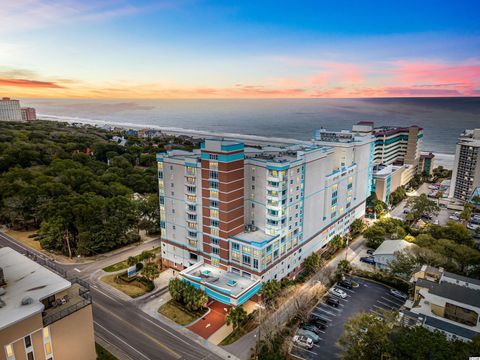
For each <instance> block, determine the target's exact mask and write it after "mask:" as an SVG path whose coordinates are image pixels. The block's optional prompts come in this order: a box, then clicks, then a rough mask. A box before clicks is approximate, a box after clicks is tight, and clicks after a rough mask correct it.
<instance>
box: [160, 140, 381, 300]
mask: <svg viewBox="0 0 480 360" xmlns="http://www.w3.org/2000/svg"><path fill="white" fill-rule="evenodd" d="M373 150H374V143H373V137H372V136H371V135H370V134H357V135H355V134H352V133H344V132H342V133H333V132H326V131H324V132H323V137H322V138H319V139H317V140H314V141H312V142H311V143H305V144H303V145H293V146H286V147H273V146H261V145H256V146H252V147H249V146H246V145H245V144H244V143H242V142H238V141H231V140H228V141H227V140H222V139H207V140H205V142H204V143H202V145H201V149H198V150H194V151H192V152H187V151H183V150H172V151H169V152H166V153H160V154H158V155H157V161H158V178H159V189H160V214H161V215H160V217H161V229H162V240H161V241H162V245H161V247H162V259H163V262H164V265H166V266H170V267H173V268H176V269H178V270H179V271H180V276H181V277H182V278H183V279H184V280H185V281H189V282H190V283H191V284H193V285H194V286H195V287H198V288H202V289H203V290H205V291H206V293H207V295H208V296H209V297H210V298H213V299H216V300H218V301H221V302H223V303H225V304H230V305H241V304H243V303H244V302H245V301H247V300H248V299H250V298H251V297H252V296H254V295H255V294H256V293H257V292H258V291H259V290H260V288H261V284H262V282H265V281H267V280H270V279H276V280H280V279H282V278H284V277H287V276H290V277H292V276H294V275H295V274H296V272H298V270H299V269H300V267H301V264H302V262H303V260H304V259H305V258H306V257H307V256H309V255H310V254H312V253H313V252H321V251H324V250H325V249H326V246H327V244H328V242H329V241H330V240H331V239H332V238H333V237H334V236H335V235H336V234H340V235H344V234H346V233H347V232H348V229H349V225H350V224H351V222H352V221H353V220H355V219H357V218H360V217H362V216H363V215H364V210H365V200H366V198H367V197H368V195H370V184H371V177H372V158H373Z"/></svg>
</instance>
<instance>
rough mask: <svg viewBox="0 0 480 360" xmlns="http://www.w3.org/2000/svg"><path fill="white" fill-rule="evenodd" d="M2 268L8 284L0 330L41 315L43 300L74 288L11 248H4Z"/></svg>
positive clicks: (0, 305)
mask: <svg viewBox="0 0 480 360" xmlns="http://www.w3.org/2000/svg"><path fill="white" fill-rule="evenodd" d="M0 264H1V266H2V268H3V272H4V275H5V280H6V282H7V285H6V286H5V287H4V289H5V294H3V295H1V296H0V299H1V302H0V330H1V329H4V328H6V327H8V326H10V325H13V324H15V323H17V322H19V321H21V320H24V319H26V318H28V317H30V316H32V315H35V314H37V313H41V312H42V311H43V309H44V305H43V304H42V303H41V300H43V299H45V298H47V297H49V296H51V295H54V294H56V293H58V292H60V291H63V290H66V289H68V288H70V286H71V283H70V282H69V281H67V280H65V279H64V278H62V277H61V276H59V275H57V274H55V273H54V272H52V271H50V270H48V269H46V268H44V267H43V266H41V265H39V264H37V263H36V262H35V261H33V260H31V259H29V258H28V257H26V256H24V255H22V254H20V253H18V252H17V251H15V250H13V249H11V248H9V247H4V248H0ZM22 302H24V303H26V304H25V305H22Z"/></svg>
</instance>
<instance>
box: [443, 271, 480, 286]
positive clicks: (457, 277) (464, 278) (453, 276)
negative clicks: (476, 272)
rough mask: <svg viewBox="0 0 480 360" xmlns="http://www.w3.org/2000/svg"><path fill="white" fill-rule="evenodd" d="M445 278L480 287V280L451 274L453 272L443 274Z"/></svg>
mask: <svg viewBox="0 0 480 360" xmlns="http://www.w3.org/2000/svg"><path fill="white" fill-rule="evenodd" d="M443 276H444V277H449V278H452V279H456V280H460V281H464V282H467V283H470V284H475V285H480V280H478V279H473V278H469V277H466V276H463V275H458V274H454V273H451V272H448V271H445V272H444V273H443Z"/></svg>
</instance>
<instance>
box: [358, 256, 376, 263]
mask: <svg viewBox="0 0 480 360" xmlns="http://www.w3.org/2000/svg"><path fill="white" fill-rule="evenodd" d="M360 261H361V262H364V263H366V264H370V265H375V259H374V258H373V256H363V257H361V258H360Z"/></svg>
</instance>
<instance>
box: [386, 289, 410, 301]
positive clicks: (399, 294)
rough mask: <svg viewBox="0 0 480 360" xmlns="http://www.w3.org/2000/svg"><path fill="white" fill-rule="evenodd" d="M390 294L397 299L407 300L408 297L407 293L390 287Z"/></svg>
mask: <svg viewBox="0 0 480 360" xmlns="http://www.w3.org/2000/svg"><path fill="white" fill-rule="evenodd" d="M390 294H392V296H395V297H396V298H398V299H402V300H407V299H408V295H407V294H405V293H403V292H401V291H398V290H397V289H390Z"/></svg>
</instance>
